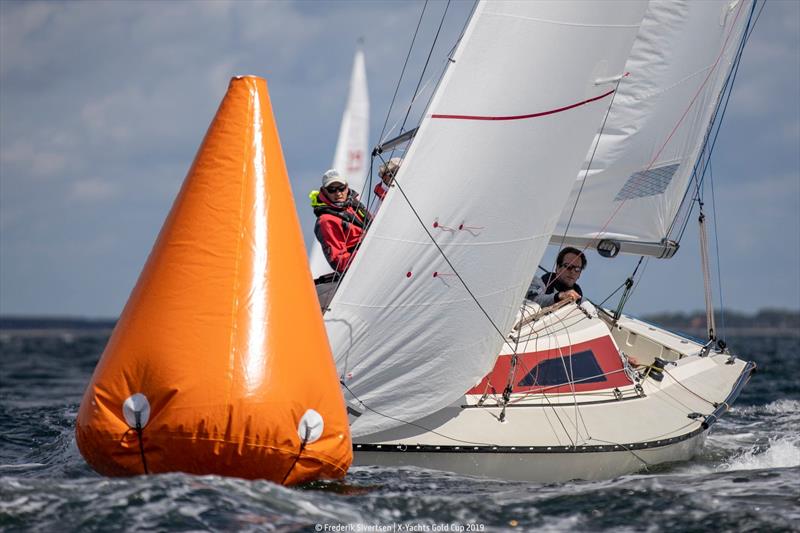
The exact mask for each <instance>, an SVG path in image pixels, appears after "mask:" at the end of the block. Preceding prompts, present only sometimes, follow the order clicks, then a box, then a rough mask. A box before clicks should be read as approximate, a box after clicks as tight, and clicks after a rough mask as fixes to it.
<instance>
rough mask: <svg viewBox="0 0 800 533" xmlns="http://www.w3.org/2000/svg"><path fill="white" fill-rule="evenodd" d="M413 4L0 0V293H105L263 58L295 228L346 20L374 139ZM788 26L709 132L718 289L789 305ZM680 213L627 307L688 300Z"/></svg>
mask: <svg viewBox="0 0 800 533" xmlns="http://www.w3.org/2000/svg"><path fill="white" fill-rule="evenodd" d="M444 6H445V4H444V3H443V2H435V1H434V2H431V3H430V4H429V6H428V15H429V16H428V17H426V19H425V23H424V25H423V27H422V29H421V34H420V37H419V46H418V48H417V49H416V53H415V55H414V56H413V58H412V62H411V66H410V68H409V74H408V75H407V77H406V78H405V83H404V85H403V87H402V89H401V94H400V96H399V98H398V102H399V105H398V104H396V107H395V110H396V112H395V113H394V116H393V117H392V119H391V120H390V124H392V123H394V122H395V121H396V120H397V118H398V116H400V115H399V113H400V112H402V111H404V106H406V105H407V104H408V99H409V93H410V91H411V90H413V85H414V84H415V83H416V80H417V78H418V77H419V73H420V69H421V63H422V61H423V60H424V56H425V54H427V50H428V47H429V46H430V43H431V39H432V36H433V33H434V31H435V30H436V25H437V24H438V17H439V16H440V15H441V13H442V10H443V9H444ZM470 6H471V2H455V3H454V4H452V5H451V7H450V14H451V16H450V17H449V18H448V19H447V20H448V22H447V23H446V25H445V27H444V29H443V31H442V36H441V37H440V41H439V46H437V49H436V52H435V53H434V57H435V60H434V61H433V62H432V63H431V65H432V67H430V69H429V72H430V73H435V72H437V71H438V69H439V68H440V67H441V66H442V58H443V57H444V54H445V53H446V52H447V50H448V49H449V48H450V47H451V46H452V45H453V43H454V39H455V36H456V35H457V34H458V32H459V31H460V29H461V25H462V24H463V21H464V18H465V16H466V14H467V12H468V11H469V8H470ZM421 8H422V3H421V2H367V1H362V2H246V1H238V2H221V1H199V0H195V1H172V2H170V1H162V2H155V1H144V2H124V1H113V2H99V1H91V2H42V3H40V2H24V3H18V2H9V1H2V2H0V313H3V314H51V315H52V314H70V315H84V316H112V317H113V316H116V315H117V314H118V313H119V312H120V311H121V309H122V307H123V305H124V303H125V301H126V299H127V296H128V293H129V292H130V290H131V288H132V287H133V285H134V283H135V282H136V278H137V276H138V274H139V270H140V269H141V267H142V265H143V264H144V261H145V259H146V257H147V253H148V252H149V250H150V247H151V246H152V243H153V241H154V240H155V237H156V234H157V232H158V230H159V229H160V227H161V224H162V222H163V220H164V217H165V215H166V213H167V211H168V209H169V207H170V205H171V203H172V200H173V198H174V196H175V194H176V192H177V190H178V187H179V186H180V183H181V182H182V180H183V177H184V176H185V174H186V172H187V170H188V169H189V167H190V165H191V162H192V159H193V158H194V155H195V152H196V150H197V148H198V146H199V144H200V141H201V139H202V137H203V135H204V134H205V130H206V128H207V127H208V125H209V123H210V121H211V119H212V117H213V115H214V113H215V111H216V108H217V106H218V104H219V101H220V99H221V98H222V96H223V94H224V92H225V89H226V87H227V83H228V79H229V78H230V77H231V76H233V75H237V74H256V75H260V76H264V77H265V78H267V81H268V83H269V87H270V94H271V97H272V101H273V106H274V108H275V113H276V118H277V121H278V127H279V130H280V134H281V140H282V144H283V149H284V153H285V155H286V160H287V165H288V168H289V174H290V176H291V178H292V185H293V188H294V193H295V199H296V202H297V205H298V210H299V212H300V215H301V222H302V223H303V228H304V234H305V235H306V236H307V237H310V236H311V228H312V225H313V216H312V214H311V212H310V209H308V208H307V206H306V203H307V200H306V197H307V193H308V190H310V189H311V188H314V187H315V186H316V185H317V183H318V179H319V175H320V174H321V173H322V172H323V171H324V170H325V169H327V168H328V166H329V165H330V162H331V159H332V157H333V150H334V147H335V143H336V135H337V133H338V127H339V121H340V118H341V113H342V110H343V108H344V101H345V97H346V92H347V82H348V78H349V75H350V67H351V62H352V59H353V52H354V49H355V42H356V39H357V38H358V37H360V36H363V37H364V38H365V41H366V46H365V51H366V59H367V76H368V82H369V88H370V97H371V100H372V101H371V105H372V132H373V135H372V139H373V140H376V139H377V138H378V134H379V133H380V130H381V126H382V125H383V121H384V118H385V116H386V111H387V109H388V107H389V103H390V101H391V97H392V93H393V91H394V88H395V84H396V82H397V79H398V76H399V71H400V68H401V67H402V64H403V60H404V58H405V54H406V52H407V50H408V45H409V43H410V40H411V36H412V34H413V31H414V28H415V25H416V22H417V18H418V16H419V13H420V10H421ZM799 40H800V3H798V2H795V1H771V2H769V3H768V4H767V6H766V8H765V10H764V12H763V14H762V16H761V18H760V20H759V22H758V26H757V28H756V31H755V33H754V35H753V37H752V40H751V42H750V43H749V46H748V48H747V49H746V51H745V56H744V60H743V64H742V67H741V70H740V72H739V76H738V78H737V85H736V87H735V89H734V94H733V97H732V99H731V103H730V107H729V110H728V113H727V115H726V117H725V123H724V125H723V130H722V133H721V135H720V138H719V141H718V144H717V148H716V151H715V157H714V160H713V172H714V182H715V185H716V190H715V192H716V204H717V207H718V219H717V225H718V227H719V229H720V255H721V258H722V264H721V272H722V284H723V289H724V303H725V306H726V307H728V308H733V309H740V310H755V309H757V308H760V307H766V306H769V307H789V308H794V309H796V308H798V307H800V273H799V272H800V214H799V213H800V100H799V98H798V94H800V42H799ZM426 77H427V76H426ZM707 200H710V197H708V198H707ZM709 203H710V202H709ZM695 233H696V228H694V227H692V226H690V228H689V230H687V235H688V237H687V238H686V239H685V240H684V242H683V245H682V249H681V251H680V252H679V254H678V256H677V257H676V258H675V259H673V260H670V261H655V260H653V261H650V262H649V264H648V266H647V271H646V275H645V277H644V281H642V283H641V285H640V286H639V288H638V290H637V293H636V295H635V296H634V298H633V300H632V301H631V303H630V304H629V310H630V311H632V312H638V313H644V312H651V311H657V310H692V309H697V308H700V307H701V306H702V303H703V299H702V278H701V275H700V271H699V268H698V266H699V259H698V257H699V255H698V253H697V250H696V238H695V236H694V235H695ZM632 261H633V259H632V258H624V259H615V260H605V259H602V258H600V257H598V256H597V255H596V254H591V255H590V268H589V270H588V271H587V272H586V274H585V275H584V277H583V278H582V280H581V283H582V285H583V286H584V288H585V289H588V290H589V292H590V294H591V295H592V296H593V297H595V298H596V299H599V300H602V298H603V297H604V296H605V295H606V294H608V293H609V292H611V290H613V289H614V288H615V287H616V286H617V285H619V283H621V282H622V281H623V280H624V278H625V276H626V275H627V274H628V273H629V272H630V269H631V268H632ZM715 273H716V267H715Z"/></svg>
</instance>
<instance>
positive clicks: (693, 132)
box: [553, 0, 752, 256]
mask: <svg viewBox="0 0 800 533" xmlns="http://www.w3.org/2000/svg"><path fill="white" fill-rule="evenodd" d="M751 7H752V2H750V1H745V0H741V1H739V0H733V1H732V0H705V1H702V2H690V1H683V2H678V1H674V0H670V1H651V2H650V4H649V7H648V9H647V12H646V13H645V16H644V20H643V21H642V27H641V29H640V30H639V34H638V35H637V37H636V41H635V42H634V45H633V49H632V50H631V55H630V58H629V59H628V62H627V64H626V65H625V70H626V72H627V73H628V75H627V76H626V77H625V78H623V79H622V80H621V82H620V84H619V89H618V91H617V94H616V96H615V98H614V105H613V107H612V108H611V112H610V114H609V117H608V120H607V122H606V124H605V127H604V128H603V129H602V135H600V136H599V144H598V145H597V151H596V153H595V154H594V157H593V158H592V153H593V151H594V148H595V143H593V144H592V146H591V148H590V150H589V154H588V156H587V161H586V163H584V168H583V169H581V171H580V172H579V173H578V178H577V182H576V183H575V186H574V187H573V190H572V193H571V196H570V199H569V201H568V202H567V204H566V206H565V208H564V212H563V213H562V215H561V219H560V220H559V223H558V227H557V229H556V231H555V234H554V236H553V242H554V243H561V242H562V240H564V239H563V236H564V233H565V232H566V240H564V242H567V243H570V244H573V245H578V246H595V245H596V243H597V240H598V239H602V238H605V239H617V240H620V241H623V244H622V250H623V252H624V251H629V252H631V253H643V254H648V255H656V256H669V255H672V253H674V248H673V249H671V248H670V247H669V246H646V245H645V246H642V244H643V243H653V244H658V243H662V241H664V242H665V241H666V240H667V239H668V237H669V232H670V226H671V225H672V223H673V220H675V218H676V216H677V214H678V211H679V209H680V207H681V201H682V198H683V196H684V193H685V192H686V189H687V187H688V185H689V180H690V177H691V175H692V170H693V168H694V166H695V163H696V161H697V159H698V157H699V154H700V150H701V148H702V146H703V141H704V138H705V136H706V132H707V131H708V130H709V127H710V122H711V120H712V117H713V114H714V110H715V108H716V105H717V101H718V99H719V96H720V93H721V91H722V89H723V87H724V84H725V80H726V78H727V76H728V73H729V72H730V69H731V66H732V64H733V62H734V58H735V56H736V52H737V49H738V47H739V44H740V42H741V39H742V37H743V31H744V28H745V26H746V24H747V20H748V18H749V12H750V9H751ZM595 142H598V141H597V140H596V141H595ZM589 163H591V165H590V168H589V171H588V174H587V172H586V168H587V166H589ZM584 177H585V178H586V179H585V183H584ZM581 186H583V190H581ZM579 191H580V196H579V198H578V193H579ZM576 198H578V203H577V207H576V208H575V211H574V216H573V217H572V221H571V222H570V220H569V219H570V215H571V213H572V212H573V207H575V202H576ZM568 225H569V227H568V229H567V226H568ZM625 241H628V242H625Z"/></svg>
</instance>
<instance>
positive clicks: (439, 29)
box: [400, 0, 450, 133]
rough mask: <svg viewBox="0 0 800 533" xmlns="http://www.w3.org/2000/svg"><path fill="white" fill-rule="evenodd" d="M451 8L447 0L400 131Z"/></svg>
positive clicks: (404, 125) (401, 128)
mask: <svg viewBox="0 0 800 533" xmlns="http://www.w3.org/2000/svg"><path fill="white" fill-rule="evenodd" d="M449 8H450V0H447V4H446V5H445V6H444V12H443V13H442V18H441V20H440V21H439V28H438V29H437V30H436V35H435V36H434V37H433V42H432V43H431V49H430V50H428V57H427V58H426V59H425V65H424V66H423V67H422V73H420V75H419V80H417V86H416V88H414V95H413V96H412V98H411V102H410V103H409V104H408V109H406V116H405V117H403V123H402V124H401V125H400V133H403V130H404V128H405V127H406V121H407V120H408V115H409V113H411V108H412V107H413V106H414V99H415V98H416V97H417V94H418V91H419V86H420V84H422V80H423V78H424V77H425V70H427V68H428V63H429V62H430V60H431V55H433V49H434V48H436V41H438V40H439V32H441V31H442V25H443V24H444V19H445V17H446V16H447V10H448V9H449Z"/></svg>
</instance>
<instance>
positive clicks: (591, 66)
mask: <svg viewBox="0 0 800 533" xmlns="http://www.w3.org/2000/svg"><path fill="white" fill-rule="evenodd" d="M489 11H491V12H492V13H491V14H490V13H489ZM497 14H502V15H504V16H495V15H497ZM643 14H644V4H643V3H640V2H628V1H619V2H604V3H597V2H491V3H485V2H481V3H479V4H478V5H477V6H476V9H475V12H474V14H473V17H472V19H471V20H470V22H469V24H468V26H467V28H466V30H465V32H464V35H463V37H462V39H461V42H460V44H459V46H458V47H457V49H456V50H455V52H454V54H453V57H452V59H453V62H452V63H450V65H449V67H448V69H447V71H446V72H445V75H444V77H443V79H442V81H441V83H440V84H439V86H438V89H437V91H436V93H435V94H434V96H433V98H432V100H431V103H430V106H429V108H428V111H427V114H426V117H424V118H423V120H422V122H421V124H420V126H419V130H418V131H417V133H416V137H415V139H414V142H413V143H412V144H411V146H410V147H409V149H408V152H407V155H406V158H405V160H404V162H403V165H402V166H401V168H400V171H399V173H398V175H397V177H396V180H397V184H398V186H399V187H400V188H402V194H401V193H400V191H399V190H397V186H396V187H395V190H391V191H390V192H389V194H388V196H387V197H386V199H385V200H384V203H383V206H382V207H381V209H380V211H379V212H378V213H377V215H376V217H375V220H374V222H373V225H372V227H371V228H370V230H369V232H368V233H367V236H366V238H365V240H364V242H363V243H362V245H361V248H360V250H359V251H358V253H357V255H356V257H355V259H354V261H353V263H352V265H351V266H350V269H349V271H348V273H347V275H346V276H345V277H344V279H343V281H342V283H341V286H340V288H339V291H338V292H337V294H336V296H335V297H334V299H333V301H332V302H331V304H330V310H329V311H328V312H327V313H326V314H325V323H326V328H327V330H328V335H329V338H330V341H331V346H332V348H333V350H334V354H335V358H336V360H337V367H338V370H339V372H340V376H341V377H342V379H343V382H344V384H345V395H346V397H347V399H348V401H349V402H351V403H352V404H356V405H357V404H358V402H362V403H363V404H364V405H365V406H366V407H367V408H366V409H363V410H362V409H359V410H360V411H362V412H363V414H362V415H361V416H359V417H358V418H357V420H355V421H354V422H353V426H352V429H353V432H354V435H366V434H369V433H374V432H376V431H379V430H382V429H387V428H389V427H392V426H396V425H399V424H402V423H403V422H411V421H414V420H417V419H419V418H421V417H422V416H424V415H426V414H428V413H430V412H433V411H434V410H436V409H438V408H442V407H445V406H446V405H448V404H450V403H452V402H454V401H456V400H457V399H458V398H459V397H460V396H461V395H463V394H464V393H465V392H466V391H467V390H468V389H469V388H471V387H472V386H474V385H475V383H477V382H478V381H479V380H480V379H481V378H482V377H483V376H484V375H485V373H486V372H487V371H488V369H489V368H490V367H491V365H492V363H493V362H494V360H495V358H496V356H497V353H498V352H499V349H500V347H501V346H502V345H503V343H504V339H505V332H507V331H509V330H510V328H511V326H512V325H513V323H514V321H515V319H516V315H517V311H518V308H519V303H520V302H521V301H522V298H523V295H524V293H525V290H526V288H527V286H528V284H529V282H530V279H531V277H532V276H533V274H534V272H535V269H536V265H537V264H538V262H539V260H540V259H541V256H542V254H543V252H544V250H545V248H546V246H547V243H548V241H549V239H550V236H551V234H552V231H553V229H554V228H555V224H556V222H557V221H558V216H559V214H560V212H561V210H562V208H563V206H564V203H565V201H566V199H567V197H568V194H569V190H570V188H571V186H572V183H573V179H574V178H573V176H574V175H575V174H577V172H578V170H579V169H580V166H581V163H582V161H583V159H584V157H585V154H586V152H587V150H588V148H589V144H590V143H591V141H592V137H593V135H594V134H595V132H596V131H597V128H598V126H599V124H600V121H601V120H602V117H603V116H604V114H605V112H606V110H607V109H608V104H609V102H610V100H611V98H610V93H609V92H608V90H607V88H598V87H597V86H595V81H596V80H597V79H602V78H607V77H610V76H615V75H619V73H620V72H622V69H623V66H624V63H625V59H626V58H627V56H628V54H629V52H630V47H631V45H632V43H633V39H634V37H635V35H636V31H637V28H638V24H639V22H640V21H641V18H642V16H643ZM534 19H543V20H548V21H559V22H563V23H558V24H540V23H537V22H533V20H534ZM533 29H535V31H532V30H533ZM555 72H557V73H558V75H557V76H553V73H555ZM437 115H448V116H450V115H452V116H457V117H461V118H462V119H456V120H452V119H448V118H451V117H441V116H437ZM526 115H530V116H526ZM464 117H469V118H471V117H504V118H507V119H506V120H491V119H490V120H480V119H479V120H470V119H463V118H464ZM509 117H511V118H516V120H513V119H508V118H509ZM431 239H433V241H434V242H432V240H431Z"/></svg>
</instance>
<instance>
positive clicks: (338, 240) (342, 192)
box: [310, 160, 399, 274]
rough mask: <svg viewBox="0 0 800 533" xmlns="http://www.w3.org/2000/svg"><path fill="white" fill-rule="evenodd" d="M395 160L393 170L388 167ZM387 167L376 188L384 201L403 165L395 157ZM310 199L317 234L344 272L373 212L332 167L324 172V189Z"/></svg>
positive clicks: (336, 269)
mask: <svg viewBox="0 0 800 533" xmlns="http://www.w3.org/2000/svg"><path fill="white" fill-rule="evenodd" d="M392 163H393V165H392V168H391V171H389V169H388V166H389V165H390V164H392ZM385 166H387V169H384V168H383V166H381V171H380V172H379V174H380V176H381V180H382V181H381V182H380V183H378V185H377V186H376V187H375V194H376V195H377V196H378V198H380V199H381V200H383V198H384V196H385V195H386V191H387V190H388V186H389V185H390V184H391V183H392V180H393V178H394V173H395V172H396V170H397V167H398V166H399V165H398V164H397V162H395V161H394V160H392V161H390V162H389V163H388V164H387V165H385ZM310 198H311V207H312V208H313V209H314V215H316V217H317V221H316V223H315V225H314V235H315V236H316V237H317V240H318V241H319V243H320V245H321V246H322V252H323V253H324V254H325V259H327V261H328V264H329V265H330V266H331V268H332V269H333V270H334V272H337V273H339V274H344V272H345V271H346V270H347V267H349V266H350V262H351V261H352V260H353V256H354V254H355V250H356V247H357V246H358V243H359V242H361V239H363V237H364V232H365V231H366V227H367V226H368V225H369V223H370V220H371V217H370V214H369V211H367V208H366V207H365V206H364V204H362V203H361V202H360V201H359V198H358V194H356V193H355V192H354V191H352V190H350V188H349V187H348V184H347V178H345V177H344V176H342V175H341V174H339V172H338V171H337V170H336V169H330V170H328V171H327V172H325V174H323V175H322V189H320V190H319V191H312V192H311V195H310Z"/></svg>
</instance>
